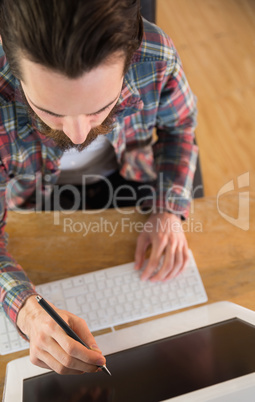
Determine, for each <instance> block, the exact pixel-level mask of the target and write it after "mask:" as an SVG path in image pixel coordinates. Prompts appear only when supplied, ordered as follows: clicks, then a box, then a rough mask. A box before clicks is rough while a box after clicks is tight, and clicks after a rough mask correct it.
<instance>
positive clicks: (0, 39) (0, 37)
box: [0, 35, 3, 45]
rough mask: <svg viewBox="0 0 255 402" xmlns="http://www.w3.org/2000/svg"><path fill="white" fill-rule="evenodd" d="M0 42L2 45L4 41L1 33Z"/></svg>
mask: <svg viewBox="0 0 255 402" xmlns="http://www.w3.org/2000/svg"><path fill="white" fill-rule="evenodd" d="M0 43H1V45H2V43H3V42H2V36H1V35H0Z"/></svg>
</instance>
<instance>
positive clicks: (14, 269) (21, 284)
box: [0, 165, 36, 325]
mask: <svg viewBox="0 0 255 402" xmlns="http://www.w3.org/2000/svg"><path fill="white" fill-rule="evenodd" d="M7 182H8V175H7V174H6V171H5V169H4V167H3V165H0V302H1V303H2V306H3V309H4V311H5V313H6V314H7V316H8V317H9V318H10V319H11V321H12V322H13V323H14V324H15V325H16V320H17V315H18V312H19V310H20V308H21V307H22V306H23V304H24V303H25V301H26V299H27V298H28V297H30V296H31V295H33V294H36V290H35V287H34V285H33V284H32V283H31V281H30V280H29V278H28V277H27V275H26V273H25V272H24V270H23V269H22V267H21V266H20V265H19V264H18V263H17V262H16V261H15V259H14V258H13V257H12V256H11V255H10V254H9V253H8V251H7V240H8V236H7V234H6V233H5V225H6V217H7V202H6V187H7Z"/></svg>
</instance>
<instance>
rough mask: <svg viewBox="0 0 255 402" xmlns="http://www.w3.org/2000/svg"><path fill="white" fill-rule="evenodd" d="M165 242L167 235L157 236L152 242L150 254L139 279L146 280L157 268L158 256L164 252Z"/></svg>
mask: <svg viewBox="0 0 255 402" xmlns="http://www.w3.org/2000/svg"><path fill="white" fill-rule="evenodd" d="M166 243H167V236H161V237H160V238H157V240H156V241H154V243H153V244H152V250H151V255H150V258H149V261H148V264H147V266H146V267H145V270H144V271H143V273H142V276H141V280H142V281H146V280H147V279H149V278H150V277H151V276H152V275H153V273H154V272H155V271H156V270H157V269H158V266H159V264H160V258H161V256H162V254H163V252H164V249H165V247H166Z"/></svg>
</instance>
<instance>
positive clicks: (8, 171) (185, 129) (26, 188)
mask: <svg viewBox="0 0 255 402" xmlns="http://www.w3.org/2000/svg"><path fill="white" fill-rule="evenodd" d="M0 102H1V113H0V303H2V307H3V308H4V310H5V312H6V314H7V315H8V316H9V317H10V319H11V320H12V321H13V322H14V323H15V322H16V318H17V313H18V311H19V309H20V308H21V306H22V305H23V303H24V302H25V300H26V299H27V297H29V296H30V295H32V294H35V293H36V291H35V289H34V286H33V284H32V283H31V282H30V280H29V278H28V277H27V276H26V274H25V272H24V271H23V269H22V267H21V266H20V265H19V264H18V263H17V262H16V261H15V260H14V258H13V257H12V256H11V255H10V254H9V253H8V252H7V250H6V245H7V240H6V235H5V232H4V228H5V222H6V214H7V210H8V209H13V208H15V206H17V207H24V206H25V205H26V201H27V200H28V199H29V197H30V196H31V195H32V194H33V193H34V191H35V188H36V186H38V183H39V184H40V187H41V188H40V190H42V191H44V190H45V189H47V188H48V187H49V185H50V184H54V183H56V180H57V177H58V173H59V160H60V157H61V155H62V152H61V151H60V150H59V149H58V148H57V147H56V146H55V144H54V142H53V141H52V140H50V139H46V138H45V137H44V136H43V135H41V134H40V130H39V124H38V122H36V121H34V120H32V118H31V117H30V115H29V114H28V113H27V109H26V105H25V104H24V102H23V99H22V96H21V92H20V83H19V81H18V80H17V79H16V78H15V77H14V76H13V75H12V73H11V71H10V69H9V65H8V61H7V60H6V57H5V54H4V52H3V49H2V48H0ZM118 105H119V107H120V113H119V114H118V116H117V119H116V121H115V125H114V128H113V130H112V132H111V133H109V134H108V135H107V137H108V139H109V140H110V142H111V143H112V145H113V147H114V149H115V153H116V156H117V161H118V163H119V166H120V173H121V175H123V176H124V177H125V178H126V179H128V180H135V181H141V182H148V181H151V182H153V183H155V184H154V185H155V194H156V201H155V204H156V207H157V208H163V209H168V210H170V211H172V212H174V213H180V214H181V215H182V216H187V215H188V210H189V205H190V201H191V189H192V181H193V174H194V171H195V167H196V158H197V147H196V146H195V145H194V129H195V124H196V99H195V97H194V95H193V94H192V92H191V89H190V87H189V84H188V82H187V80H186V77H185V75H184V72H183V69H182V65H181V62H180V59H179V57H178V54H177V52H176V49H175V47H174V45H173V43H172V41H171V39H170V38H169V37H167V35H165V34H164V32H163V31H162V30H161V29H160V28H158V27H157V26H155V25H153V24H151V23H149V22H147V21H144V38H143V42H142V44H141V46H140V48H139V49H138V50H137V51H136V52H135V54H134V56H133V59H132V63H131V66H130V68H129V70H128V72H127V73H126V75H125V78H124V84H123V88H122V92H121V95H120V99H119V101H118ZM154 128H156V130H157V136H156V137H157V139H156V140H155V135H154V134H153V131H154ZM21 241H22V240H21ZM24 247H29V245H28V244H26V242H25V239H24Z"/></svg>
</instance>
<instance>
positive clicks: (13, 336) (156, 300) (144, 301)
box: [0, 251, 207, 355]
mask: <svg viewBox="0 0 255 402" xmlns="http://www.w3.org/2000/svg"><path fill="white" fill-rule="evenodd" d="M133 266H134V264H133V263H129V264H123V265H118V266H116V267H113V268H107V269H102V270H100V271H94V272H91V273H87V274H83V275H78V276H74V277H71V278H67V279H62V280H59V281H55V282H50V283H47V284H43V285H39V286H37V287H36V290H37V291H38V293H39V294H40V295H41V296H43V297H44V298H45V299H46V300H49V301H51V302H52V303H53V304H54V305H55V306H56V307H59V308H61V309H65V310H68V311H70V312H71V313H73V314H75V315H77V316H79V317H81V318H83V319H84V320H85V321H86V322H87V324H88V327H89V329H90V331H96V330H99V329H104V328H109V327H113V326H116V325H119V324H124V323H127V322H131V321H135V320H140V319H142V318H146V317H151V316H153V315H157V314H162V313H166V312H170V311H174V310H179V309H181V308H185V307H190V306H194V305H196V304H200V303H204V302H206V301H207V295H206V292H205V289H204V286H203V283H202V280H201V277H200V275H199V272H198V269H197V266H196V263H195V260H194V258H193V255H192V253H191V251H190V260H189V264H188V267H187V268H186V270H185V271H184V272H183V273H182V274H180V275H179V276H178V277H177V278H174V279H172V280H170V281H167V282H164V283H161V282H157V283H151V282H150V281H146V282H143V281H141V280H140V275H141V273H140V272H139V271H135V270H134V268H133ZM26 348H28V343H27V342H26V341H24V340H23V339H22V338H21V337H20V336H19V335H18V333H17V331H16V329H15V328H14V326H13V325H12V324H11V323H10V322H9V321H8V320H7V318H6V317H5V315H4V313H3V312H1V310H0V354H2V355H3V354H7V353H11V352H16V351H18V350H22V349H26Z"/></svg>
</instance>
